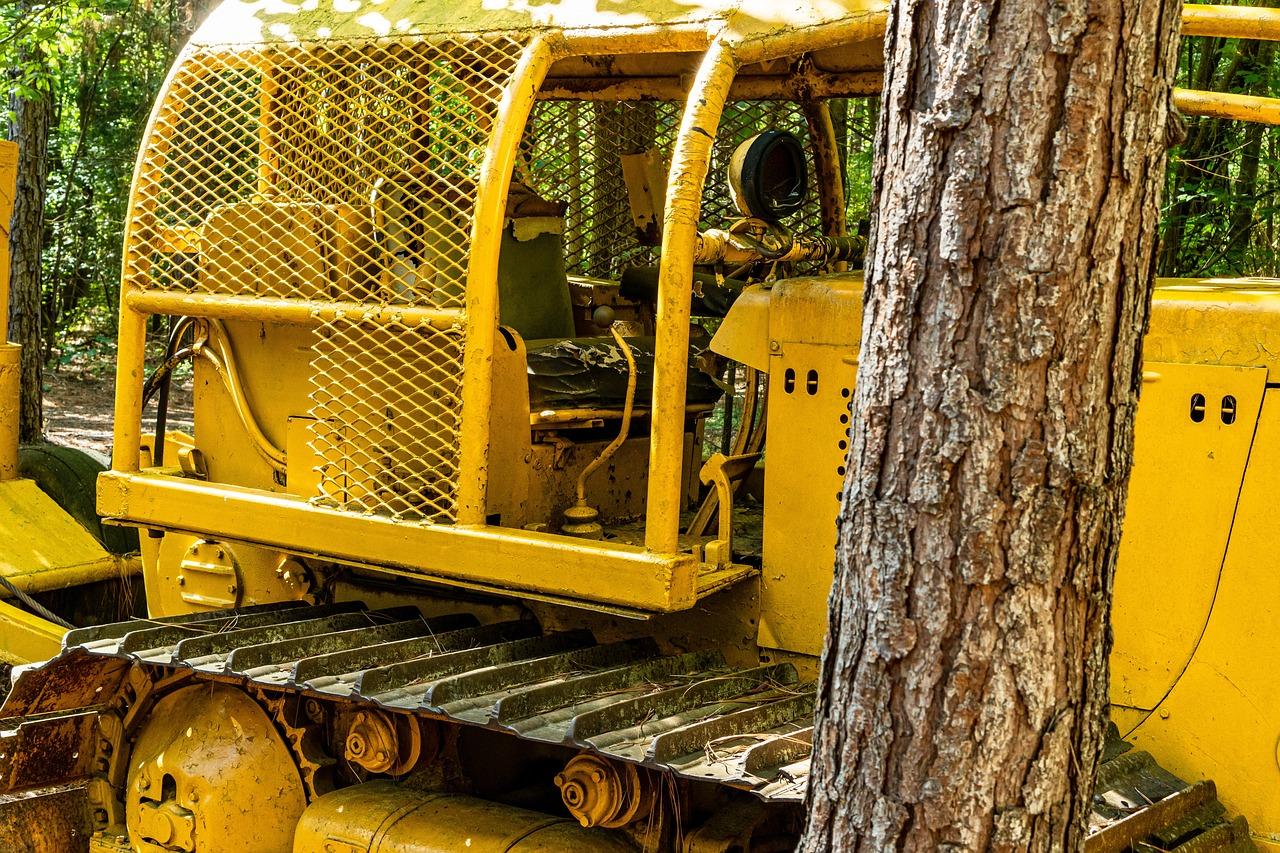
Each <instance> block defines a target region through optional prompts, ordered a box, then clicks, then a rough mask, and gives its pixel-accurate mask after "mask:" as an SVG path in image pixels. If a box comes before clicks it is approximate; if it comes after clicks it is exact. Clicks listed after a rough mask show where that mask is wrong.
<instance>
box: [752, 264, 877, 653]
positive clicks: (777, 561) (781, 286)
mask: <svg viewBox="0 0 1280 853" xmlns="http://www.w3.org/2000/svg"><path fill="white" fill-rule="evenodd" d="M771 295H772V304H771V308H770V311H769V334H768V347H769V352H770V359H769V361H770V365H769V403H768V412H767V417H768V419H769V420H768V434H769V436H770V441H769V445H768V450H767V452H766V455H765V475H764V476H765V486H764V512H765V520H764V567H763V571H762V574H761V583H760V585H761V608H760V610H761V612H760V628H759V633H758V637H757V639H758V642H759V643H760V645H761V646H764V647H766V648H777V649H785V650H787V651H793V652H800V653H802V654H809V655H817V654H820V653H821V651H822V643H823V640H824V638H825V634H826V626H827V591H828V590H829V589H830V588H831V573H832V566H833V564H834V559H835V558H834V554H835V548H836V516H837V514H838V513H839V511H840V489H841V487H842V485H843V483H844V475H845V464H846V460H847V458H848V453H849V449H848V448H849V444H848V442H849V429H850V418H851V409H850V404H851V403H852V400H853V386H854V379H855V377H856V374H857V365H856V364H855V363H854V362H853V359H852V356H853V354H854V353H856V352H857V340H858V335H859V333H860V331H861V326H862V282H861V276H860V275H857V274H849V275H843V276H839V277H826V278H821V279H793V280H790V281H782V282H779V283H778V284H776V285H775V286H774V287H773V289H772V293H771ZM805 498H807V499H805Z"/></svg>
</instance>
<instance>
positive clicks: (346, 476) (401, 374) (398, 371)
mask: <svg viewBox="0 0 1280 853" xmlns="http://www.w3.org/2000/svg"><path fill="white" fill-rule="evenodd" d="M461 362H462V335H461V332H460V331H456V332H441V331H438V330H435V329H432V328H430V327H428V326H409V325H404V324H399V323H396V324H389V325H374V324H369V323H362V322H360V321H358V320H335V321H333V322H330V323H326V324H325V325H323V326H321V327H320V329H319V330H318V332H317V337H316V344H315V347H314V355H313V370H314V371H315V373H316V375H317V376H318V377H320V378H319V379H318V380H317V381H316V382H315V387H314V389H313V391H312V393H311V400H312V406H313V407H312V411H311V414H312V415H313V416H314V417H315V418H316V421H315V424H314V426H313V427H312V448H313V450H314V451H315V453H316V455H317V457H319V459H321V460H322V462H321V465H320V472H319V473H320V490H321V494H322V496H323V497H322V499H323V500H324V501H326V502H331V503H333V504H336V505H338V506H341V507H344V508H348V509H358V510H360V511H364V512H374V513H378V514H382V515H391V516H394V517H397V518H409V519H430V520H436V521H439V520H446V519H452V518H453V510H454V485H455V483H456V482H457V477H458V454H457V435H458V431H459V427H460V426H461V422H460V419H459V416H458V413H459V410H460V409H461V405H462V399H461V394H462V373H461V368H460V365H461Z"/></svg>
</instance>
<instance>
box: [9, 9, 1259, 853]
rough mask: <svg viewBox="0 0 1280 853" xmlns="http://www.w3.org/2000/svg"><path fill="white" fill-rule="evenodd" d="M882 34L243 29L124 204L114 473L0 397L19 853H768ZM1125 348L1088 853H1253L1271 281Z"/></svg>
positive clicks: (801, 764) (810, 642)
mask: <svg viewBox="0 0 1280 853" xmlns="http://www.w3.org/2000/svg"><path fill="white" fill-rule="evenodd" d="M885 20H886V18H885V8H884V5H883V3H881V2H880V0H833V1H832V2H810V0H797V2H787V3H779V4H764V5H761V4H741V3H737V2H728V0H726V2H723V3H721V2H706V0H704V1H703V2H682V3H673V2H665V0H653V2H643V3H634V4H598V5H597V4H581V3H572V2H567V0H549V1H548V2H544V3H530V4H523V3H511V4H505V3H495V2H487V1H486V2H481V0H457V2H442V1H441V0H372V2H369V3H358V2H345V0H303V2H301V3H298V4H277V3H264V2H243V0H226V1H225V2H224V3H222V5H220V6H219V7H218V8H217V9H216V10H215V11H214V12H213V13H212V15H211V16H210V18H209V20H208V21H207V23H205V24H204V25H203V26H202V27H201V28H200V29H199V31H198V32H197V34H196V35H195V36H194V37H193V39H192V40H191V43H190V44H189V45H188V46H187V47H186V48H185V49H184V50H183V52H182V54H181V55H180V57H179V59H178V60H177V62H176V63H175V65H174V68H173V70H172V72H171V74H170V76H169V78H168V80H167V82H166V83H165V85H164V87H163V90H162V92H161V94H160V96H159V99H158V101H157V103H156V106H155V110H154V112H153V114H152V117H151V120H150V123H149V126H148V129H147V132H146V135H145V139H144V141H143V145H142V150H141V153H140V156H139V159H138V164H137V170H136V174H135V178H134V183H133V188H132V193H131V199H130V204H129V213H128V220H127V233H126V238H125V246H124V265H123V279H122V287H121V305H120V321H119V322H120V332H119V349H118V369H117V373H116V397H115V426H114V430H115V431H114V444H113V455H112V460H111V464H110V467H109V469H108V470H105V471H103V472H101V473H100V474H99V473H98V471H97V467H96V466H95V465H94V464H93V461H92V460H88V459H86V458H81V457H78V456H74V455H67V454H61V455H59V452H58V451H56V450H52V449H44V450H39V449H24V450H22V451H19V450H18V448H17V442H16V439H15V438H14V435H16V432H15V430H14V427H13V424H12V411H11V407H7V406H6V405H3V404H0V415H4V418H3V419H0V438H3V447H0V513H2V515H0V519H2V520H3V521H4V524H5V539H6V540H7V541H6V542H5V543H4V544H3V545H0V575H3V586H4V591H3V592H2V593H0V595H2V596H3V598H4V601H3V602H0V641H2V642H3V649H4V652H5V654H6V656H7V657H8V658H9V661H10V663H12V664H14V669H13V673H12V684H11V687H10V689H9V691H8V694H7V698H6V699H5V701H4V705H3V708H0V793H2V794H3V796H2V797H0V838H2V839H4V841H3V845H2V846H3V847H4V849H6V850H37V851H63V850H90V851H94V853H124V851H133V853H159V851H188V853H193V852H194V851H199V853H222V851H260V853H285V851H298V853H312V852H313V851H315V853H319V852H320V851H324V852H325V853H357V851H361V852H362V853H363V851H401V853H428V851H462V850H466V851H473V853H491V851H553V850H568V851H602V852H603V851H611V853H612V851H617V853H623V851H632V853H640V851H655V853H656V851H680V853H707V852H708V851H722V853H729V851H742V853H746V851H753V852H754V853H764V852H765V851H781V850H788V849H791V848H792V847H793V846H794V844H795V842H796V839H797V837H798V834H799V832H800V830H801V828H802V824H803V803H804V797H805V792H806V782H807V776H808V766H809V765H808V762H809V751H810V739H811V733H812V716H813V709H814V680H815V677H816V670H817V661H818V656H819V655H820V653H821V650H822V645H823V639H824V632H825V627H826V624H827V620H826V607H827V593H828V588H829V586H830V581H831V571H832V564H833V554H834V548H835V536H836V518H837V513H838V511H839V502H840V490H841V486H842V482H843V479H844V475H845V466H846V458H847V454H848V437H849V431H850V418H851V416H852V413H851V403H850V400H851V391H852V388H853V387H854V382H855V378H856V372H857V356H858V342H859V341H858V338H859V329H860V325H861V292H862V277H861V275H860V273H859V272H858V271H857V268H858V267H859V265H860V260H861V257H862V254H863V250H864V245H863V244H864V240H863V238H862V237H860V236H859V234H858V233H857V232H858V229H857V228H856V227H855V226H851V224H850V222H849V214H848V211H847V210H846V193H845V190H844V184H845V181H846V178H847V171H846V169H847V168H848V163H847V161H848V158H847V156H846V152H845V150H843V147H842V144H841V141H840V138H839V136H838V134H837V133H836V132H835V129H834V128H835V124H834V122H833V118H832V115H833V108H834V107H835V106H836V105H839V104H841V103H845V104H847V102H848V101H849V100H850V99H859V98H873V97H874V96H876V95H877V94H878V93H879V90H880V86H881V67H882V62H883V58H882V50H881V44H882V38H883V33H884V28H885ZM1184 32H1186V33H1187V34H1189V35H1211V36H1222V37H1245V38H1265V39H1276V38H1280V14H1278V13H1277V12H1275V11H1272V10H1266V9H1257V8H1249V7H1213V6H1190V7H1188V8H1187V9H1186V13H1185V16H1184ZM1177 103H1178V105H1179V106H1180V108H1181V109H1182V110H1183V111H1184V112H1187V113H1191V114H1199V115H1210V116H1217V117H1221V118H1240V119H1246V120H1255V121H1263V122H1268V123H1278V122H1280V109H1278V108H1277V104H1276V103H1275V102H1272V101H1269V100H1266V99H1260V98H1248V97H1244V96H1238V95H1229V94H1221V93H1210V92H1187V91H1180V92H1178V93H1177ZM11 173H12V168H10V174H11ZM6 220H7V217H6ZM0 266H4V267H5V268H7V265H0ZM5 289H7V288H0V292H3V290H5ZM5 313H6V312H4V311H0V317H3V316H4V315H5ZM161 328H163V329H165V332H164V334H163V335H161V336H160V340H159V341H158V345H157V346H156V347H154V349H162V350H163V353H162V355H160V356H159V357H158V358H153V359H152V360H151V361H150V362H149V361H148V359H147V355H146V353H147V339H148V334H149V329H150V330H153V331H152V332H151V334H152V337H153V339H154V338H155V337H156V333H155V332H154V330H156V329H161ZM153 343H154V341H153ZM1146 354H1147V355H1146V358H1147V360H1146V364H1145V373H1144V387H1143V394H1142V401H1141V407H1140V410H1139V414H1138V425H1137V433H1138V434H1137V450H1136V454H1137V456H1136V459H1137V462H1136V469H1135V471H1134V474H1133V482H1132V488H1131V493H1130V500H1129V510H1128V514H1127V518H1126V524H1125V532H1124V543H1123V546H1122V554H1121V561H1120V565H1119V569H1118V577H1117V581H1116V588H1115V610H1114V630H1115V647H1114V652H1113V657H1112V679H1113V681H1112V718H1113V722H1114V724H1115V731H1114V737H1113V738H1112V739H1111V741H1110V742H1109V745H1108V753H1107V755H1106V761H1105V764H1104V766H1103V769H1102V774H1101V778H1100V780H1099V782H1098V790H1097V796H1096V798H1095V810H1094V816H1093V824H1094V826H1093V829H1094V832H1093V834H1092V835H1091V837H1090V840H1089V845H1090V850H1091V851H1124V850H1147V851H1149V850H1182V851H1184V853H1189V851H1205V850H1252V849H1273V850H1280V754H1278V753H1277V742H1278V738H1280V702H1278V701H1277V699H1276V697H1277V696H1280V666H1277V665H1276V661H1277V660H1278V659H1280V572H1278V571H1277V570H1276V568H1275V566H1273V565H1272V564H1271V559H1270V557H1268V555H1269V554H1272V553H1273V552H1274V548H1275V546H1276V544H1277V541H1278V539H1277V536H1276V534H1275V530H1276V528H1275V524H1274V518H1273V514H1272V513H1271V511H1270V497H1271V496H1272V495H1273V494H1274V493H1275V491H1276V489H1277V487H1278V486H1280V402H1277V398H1276V396H1275V395H1276V394H1277V391H1275V390H1274V389H1275V388H1276V387H1277V385H1276V383H1277V382H1280V282H1273V281H1264V280H1229V281H1228V280H1221V281H1209V280H1181V279H1179V280H1167V281H1162V282H1161V283H1160V284H1159V287H1158V288H1157V290H1156V295H1155V306H1154V316H1153V319H1152V323H1151V330H1150V334H1149V335H1148V337H1147V341H1146ZM0 356H3V358H4V361H3V362H0V380H3V381H4V382H6V383H8V384H7V385H4V386H3V387H4V391H3V393H4V394H5V395H8V396H6V398H5V399H6V400H8V399H11V398H16V390H15V386H14V381H15V379H14V377H15V376H16V372H15V370H14V369H13V367H12V362H13V361H14V357H13V348H12V347H10V348H8V349H4V350H0ZM183 365H190V366H191V371H192V380H191V381H192V382H193V385H194V428H193V429H192V430H191V431H190V433H187V432H182V431H177V430H172V429H169V422H168V421H169V406H168V399H169V394H170V388H171V383H172V382H173V381H174V373H175V371H177V370H178V369H179V367H180V366H183ZM183 369H184V370H185V367H184V368H183ZM1273 431H1275V432H1276V433H1277V434H1276V435H1274V436H1273V435H1272V432H1273ZM24 454H25V455H24ZM24 458H25V459H27V461H26V462H25V463H23V462H22V459H24ZM95 476H96V484H97V494H96V501H97V502H96V513H95V512H94V511H86V503H85V500H86V499H85V494H86V491H85V490H86V489H88V488H90V487H91V484H92V482H93V480H94V478H95ZM104 521H105V523H104ZM134 536H136V538H130V537H134ZM59 623H65V624H59ZM1209 780H1213V781H1209Z"/></svg>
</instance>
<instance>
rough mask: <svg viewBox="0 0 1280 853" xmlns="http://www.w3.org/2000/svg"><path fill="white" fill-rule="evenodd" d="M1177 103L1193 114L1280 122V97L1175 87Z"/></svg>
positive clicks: (1262, 122)
mask: <svg viewBox="0 0 1280 853" xmlns="http://www.w3.org/2000/svg"><path fill="white" fill-rule="evenodd" d="M1173 105H1174V106H1175V107H1177V108H1178V111H1179V112H1182V113H1185V114H1186V115H1189V116H1208V117H1210V118H1219V119H1235V120H1237V121H1252V122H1257V123H1259V124H1270V125H1280V98H1262V97H1258V96H1257V95H1236V94H1234V93H1231V92H1204V91H1201V90H1199V89H1174V90H1173Z"/></svg>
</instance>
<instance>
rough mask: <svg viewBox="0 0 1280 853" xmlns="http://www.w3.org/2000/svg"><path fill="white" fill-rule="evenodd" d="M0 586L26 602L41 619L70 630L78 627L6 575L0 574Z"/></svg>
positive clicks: (29, 608) (28, 607)
mask: <svg viewBox="0 0 1280 853" xmlns="http://www.w3.org/2000/svg"><path fill="white" fill-rule="evenodd" d="M0 586H2V587H4V588H5V589H7V590H8V591H9V593H10V594H11V595H12V596H13V597H14V598H16V599H18V600H19V601H21V602H22V603H23V604H25V605H26V606H27V609H28V610H30V611H31V612H33V613H35V614H36V615H37V616H39V617H40V618H41V619H46V620H48V621H50V622H52V623H53V624H55V625H58V626H60V627H63V628H66V629H67V630H68V631H70V630H72V629H73V628H75V627H76V626H75V625H72V624H71V623H70V622H68V621H67V620H65V619H63V618H62V617H61V616H59V615H58V614H56V613H54V612H53V611H52V610H50V609H49V608H47V607H45V606H44V605H43V604H41V603H40V602H38V601H36V600H35V599H34V598H32V597H31V596H29V595H27V594H26V593H25V592H23V591H22V590H20V589H18V588H17V587H16V586H14V585H13V584H12V583H11V582H10V581H9V579H8V578H6V577H5V576H4V575H0Z"/></svg>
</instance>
